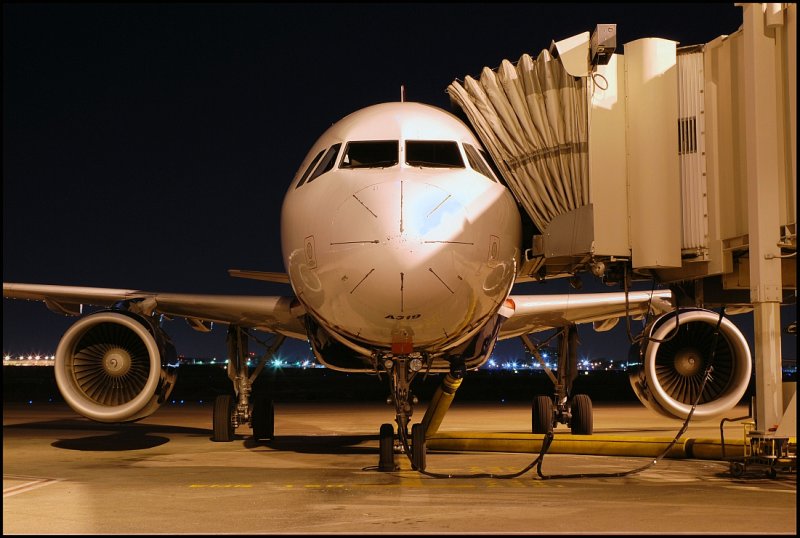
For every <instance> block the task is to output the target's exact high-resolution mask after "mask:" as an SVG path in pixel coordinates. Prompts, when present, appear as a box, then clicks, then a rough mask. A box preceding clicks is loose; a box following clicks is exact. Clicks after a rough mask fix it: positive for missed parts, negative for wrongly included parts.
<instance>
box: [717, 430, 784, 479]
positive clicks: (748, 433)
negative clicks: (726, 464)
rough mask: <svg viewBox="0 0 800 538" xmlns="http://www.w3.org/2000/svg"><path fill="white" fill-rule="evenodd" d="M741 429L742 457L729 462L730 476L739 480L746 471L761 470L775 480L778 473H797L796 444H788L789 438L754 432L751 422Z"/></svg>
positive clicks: (772, 433) (773, 433) (770, 433)
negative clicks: (742, 431)
mask: <svg viewBox="0 0 800 538" xmlns="http://www.w3.org/2000/svg"><path fill="white" fill-rule="evenodd" d="M743 429H744V442H743V443H742V447H743V449H744V450H743V455H742V457H740V458H734V459H732V460H731V461H730V471H731V475H733V476H734V477H736V478H739V477H741V476H743V475H744V474H745V473H746V472H747V471H748V470H763V471H764V472H765V473H766V475H767V476H768V477H770V478H775V477H776V476H778V472H779V471H783V472H790V473H792V472H794V473H796V472H797V444H796V443H795V444H792V443H790V439H789V437H781V436H777V435H775V432H763V431H759V430H756V429H755V422H753V421H747V422H745V423H744V424H743Z"/></svg>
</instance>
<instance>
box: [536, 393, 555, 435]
mask: <svg viewBox="0 0 800 538" xmlns="http://www.w3.org/2000/svg"><path fill="white" fill-rule="evenodd" d="M531 431H532V432H533V433H549V432H551V431H553V400H552V399H551V398H550V397H549V396H536V397H535V398H534V399H533V405H532V406H531Z"/></svg>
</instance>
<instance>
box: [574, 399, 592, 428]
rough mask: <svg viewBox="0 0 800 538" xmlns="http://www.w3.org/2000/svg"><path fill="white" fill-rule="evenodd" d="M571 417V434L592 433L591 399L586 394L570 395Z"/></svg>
mask: <svg viewBox="0 0 800 538" xmlns="http://www.w3.org/2000/svg"><path fill="white" fill-rule="evenodd" d="M571 411H572V418H571V419H570V423H569V424H570V431H571V432H572V435H592V431H593V430H594V424H593V420H592V400H591V398H589V395H588V394H576V395H575V396H573V397H572V410H571Z"/></svg>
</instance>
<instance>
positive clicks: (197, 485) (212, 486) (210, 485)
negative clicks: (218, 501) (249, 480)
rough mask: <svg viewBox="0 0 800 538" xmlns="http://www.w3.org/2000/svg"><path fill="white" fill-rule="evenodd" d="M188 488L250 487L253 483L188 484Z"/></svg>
mask: <svg viewBox="0 0 800 538" xmlns="http://www.w3.org/2000/svg"><path fill="white" fill-rule="evenodd" d="M189 487H190V488H208V489H235V488H252V487H253V484H190V485H189Z"/></svg>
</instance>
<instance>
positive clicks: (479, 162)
mask: <svg viewBox="0 0 800 538" xmlns="http://www.w3.org/2000/svg"><path fill="white" fill-rule="evenodd" d="M464 150H465V151H466V152H467V160H468V161H469V166H470V167H471V168H472V169H473V170H475V171H476V172H480V173H481V174H483V175H484V176H486V177H488V178H489V179H491V180H492V181H497V179H496V178H495V177H494V174H493V173H492V169H491V168H489V165H488V164H486V158H485V157H486V155H485V154H484V152H483V151H482V150H479V149H476V148H474V147H472V146H471V145H469V144H466V143H465V144H464Z"/></svg>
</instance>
